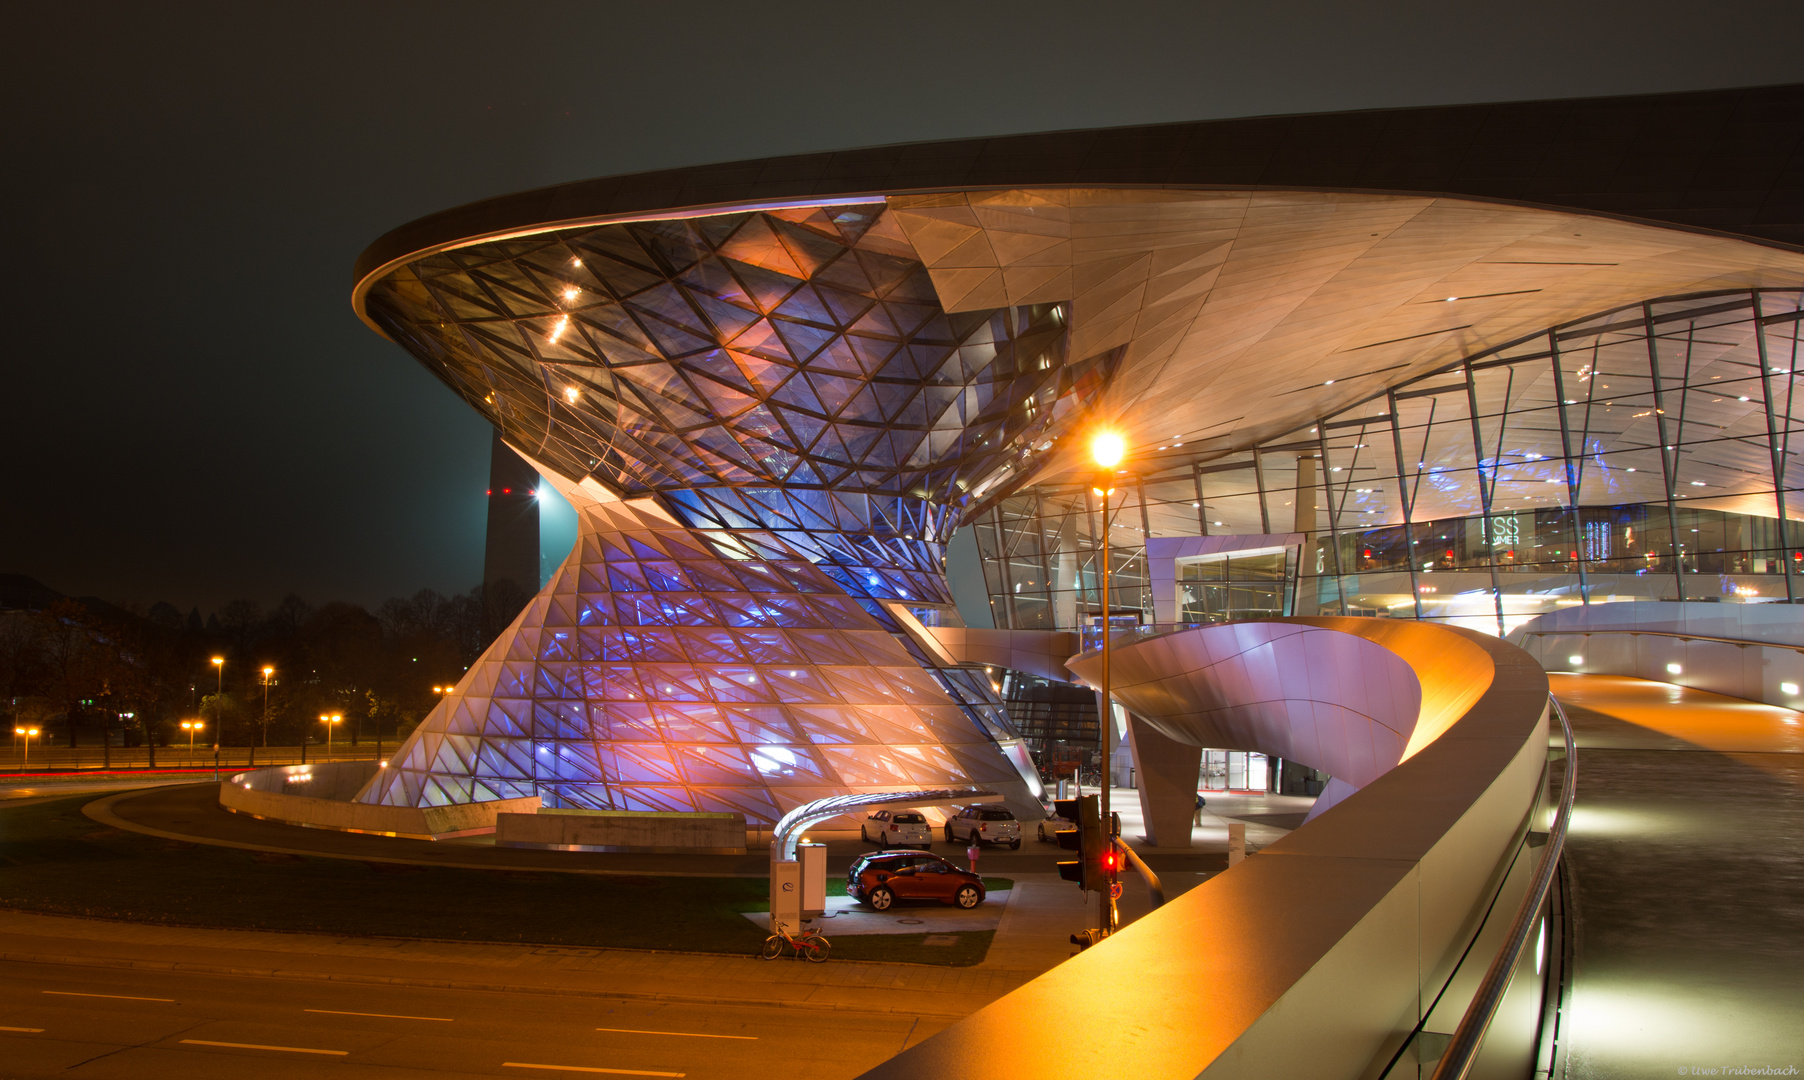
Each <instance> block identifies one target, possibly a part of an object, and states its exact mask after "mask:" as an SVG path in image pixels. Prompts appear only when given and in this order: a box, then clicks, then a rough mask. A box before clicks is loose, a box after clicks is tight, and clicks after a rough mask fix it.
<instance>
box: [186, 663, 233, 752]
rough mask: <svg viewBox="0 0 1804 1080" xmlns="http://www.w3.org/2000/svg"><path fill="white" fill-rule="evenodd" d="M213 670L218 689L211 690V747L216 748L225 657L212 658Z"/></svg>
mask: <svg viewBox="0 0 1804 1080" xmlns="http://www.w3.org/2000/svg"><path fill="white" fill-rule="evenodd" d="M213 670H214V671H217V672H218V673H219V680H218V683H217V686H218V689H216V690H215V691H214V692H213V747H214V749H218V748H219V716H220V710H221V709H223V708H225V657H223V656H215V657H214V658H213ZM188 741H189V742H193V741H194V740H193V739H189V740H188ZM188 749H190V750H192V749H194V747H192V746H190V747H188Z"/></svg>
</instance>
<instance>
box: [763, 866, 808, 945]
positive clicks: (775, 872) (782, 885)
mask: <svg viewBox="0 0 1804 1080" xmlns="http://www.w3.org/2000/svg"><path fill="white" fill-rule="evenodd" d="M770 928H771V932H772V933H775V932H776V931H777V930H778V929H786V930H788V931H789V932H790V933H792V934H794V933H797V932H798V931H800V930H801V929H802V864H801V863H799V862H788V861H779V860H772V862H771V864H770Z"/></svg>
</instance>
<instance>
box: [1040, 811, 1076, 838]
mask: <svg viewBox="0 0 1804 1080" xmlns="http://www.w3.org/2000/svg"><path fill="white" fill-rule="evenodd" d="M1075 828H1077V822H1075V821H1067V820H1065V819H1064V818H1062V817H1049V818H1046V819H1044V820H1042V821H1041V822H1040V823H1039V824H1038V825H1036V826H1034V834H1035V835H1036V836H1038V837H1039V839H1040V843H1042V844H1056V843H1058V842H1059V836H1058V834H1059V833H1060V832H1062V831H1064V830H1066V829H1075Z"/></svg>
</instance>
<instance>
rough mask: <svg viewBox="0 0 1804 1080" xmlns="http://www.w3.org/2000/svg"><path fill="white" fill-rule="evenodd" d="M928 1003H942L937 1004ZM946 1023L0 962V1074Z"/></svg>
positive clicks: (209, 1069)
mask: <svg viewBox="0 0 1804 1080" xmlns="http://www.w3.org/2000/svg"><path fill="white" fill-rule="evenodd" d="M776 962H777V963H795V962H796V961H793V960H782V961H776ZM976 1004H981V1003H973V1005H974V1007H975V1005H976ZM934 1008H935V1009H937V1010H939V1011H941V1012H944V1011H945V1010H946V1002H944V1001H940V1000H936V1001H935V1003H934ZM952 1022H953V1021H952V1020H951V1019H949V1018H947V1017H946V1016H943V1015H941V1016H933V1017H919V1018H917V1017H914V1016H911V1015H908V1014H906V1013H888V1014H870V1013H857V1012H842V1011H830V1010H811V1009H801V1008H797V1007H795V1006H785V1007H774V1006H734V1005H683V1004H664V1003H645V1002H628V1001H610V1000H608V999H606V998H594V997H560V996H556V995H550V994H546V995H538V994H495V993H479V992H471V991H460V990H436V989H425V988H418V987H383V986H367V985H352V984H341V983H319V982H300V981H287V980H282V979H270V978H250V977H235V976H229V975H195V974H186V973H174V972H156V971H136V970H128V969H110V968H84V967H75V966H64V965H55V964H27V963H0V1075H3V1076H5V1077H7V1078H12V1077H39V1076H80V1077H96V1078H106V1077H120V1078H132V1080H155V1078H160V1077H170V1078H181V1080H213V1078H216V1077H217V1078H220V1080H226V1078H232V1080H237V1078H240V1077H245V1076H256V1077H258V1078H259V1080H265V1078H266V1080H285V1078H288V1077H313V1076H319V1075H330V1076H333V1077H347V1078H348V1077H363V1076H368V1077H384V1078H390V1077H423V1076H431V1077H453V1076H512V1077H520V1078H529V1077H535V1076H537V1077H552V1076H574V1075H600V1076H654V1077H680V1076H687V1077H736V1078H737V1077H747V1076H758V1075H760V1074H763V1075H771V1076H775V1075H780V1076H781V1078H782V1080H815V1078H822V1080H825V1078H835V1080H838V1078H844V1077H852V1076H856V1075H858V1074H859V1073H861V1072H863V1071H865V1070H866V1069H868V1068H870V1067H871V1066H873V1065H876V1064H877V1063H878V1062H880V1061H883V1060H885V1059H886V1058H889V1057H890V1056H892V1055H894V1054H895V1053H897V1052H898V1051H900V1050H901V1049H903V1048H904V1047H905V1046H912V1045H914V1044H915V1043H917V1042H919V1041H920V1040H922V1039H924V1038H926V1037H927V1036H929V1035H931V1034H933V1033H935V1032H937V1031H939V1030H940V1029H941V1028H944V1027H946V1026H948V1025H949V1024H951V1023H952ZM766 1070H769V1071H768V1072H766Z"/></svg>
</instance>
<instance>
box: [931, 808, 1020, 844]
mask: <svg viewBox="0 0 1804 1080" xmlns="http://www.w3.org/2000/svg"><path fill="white" fill-rule="evenodd" d="M946 839H947V841H949V842H951V843H958V842H959V841H961V840H962V841H964V842H965V843H968V844H970V843H975V844H1007V845H1008V846H1009V847H1011V848H1016V849H1019V848H1020V847H1021V823H1020V822H1019V821H1016V820H1015V815H1014V814H1011V813H1009V811H1008V808H1007V807H1002V806H984V805H982V804H979V805H976V806H967V807H965V808H964V809H963V810H960V811H959V812H958V813H956V814H954V815H952V816H951V817H949V818H947V819H946Z"/></svg>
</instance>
